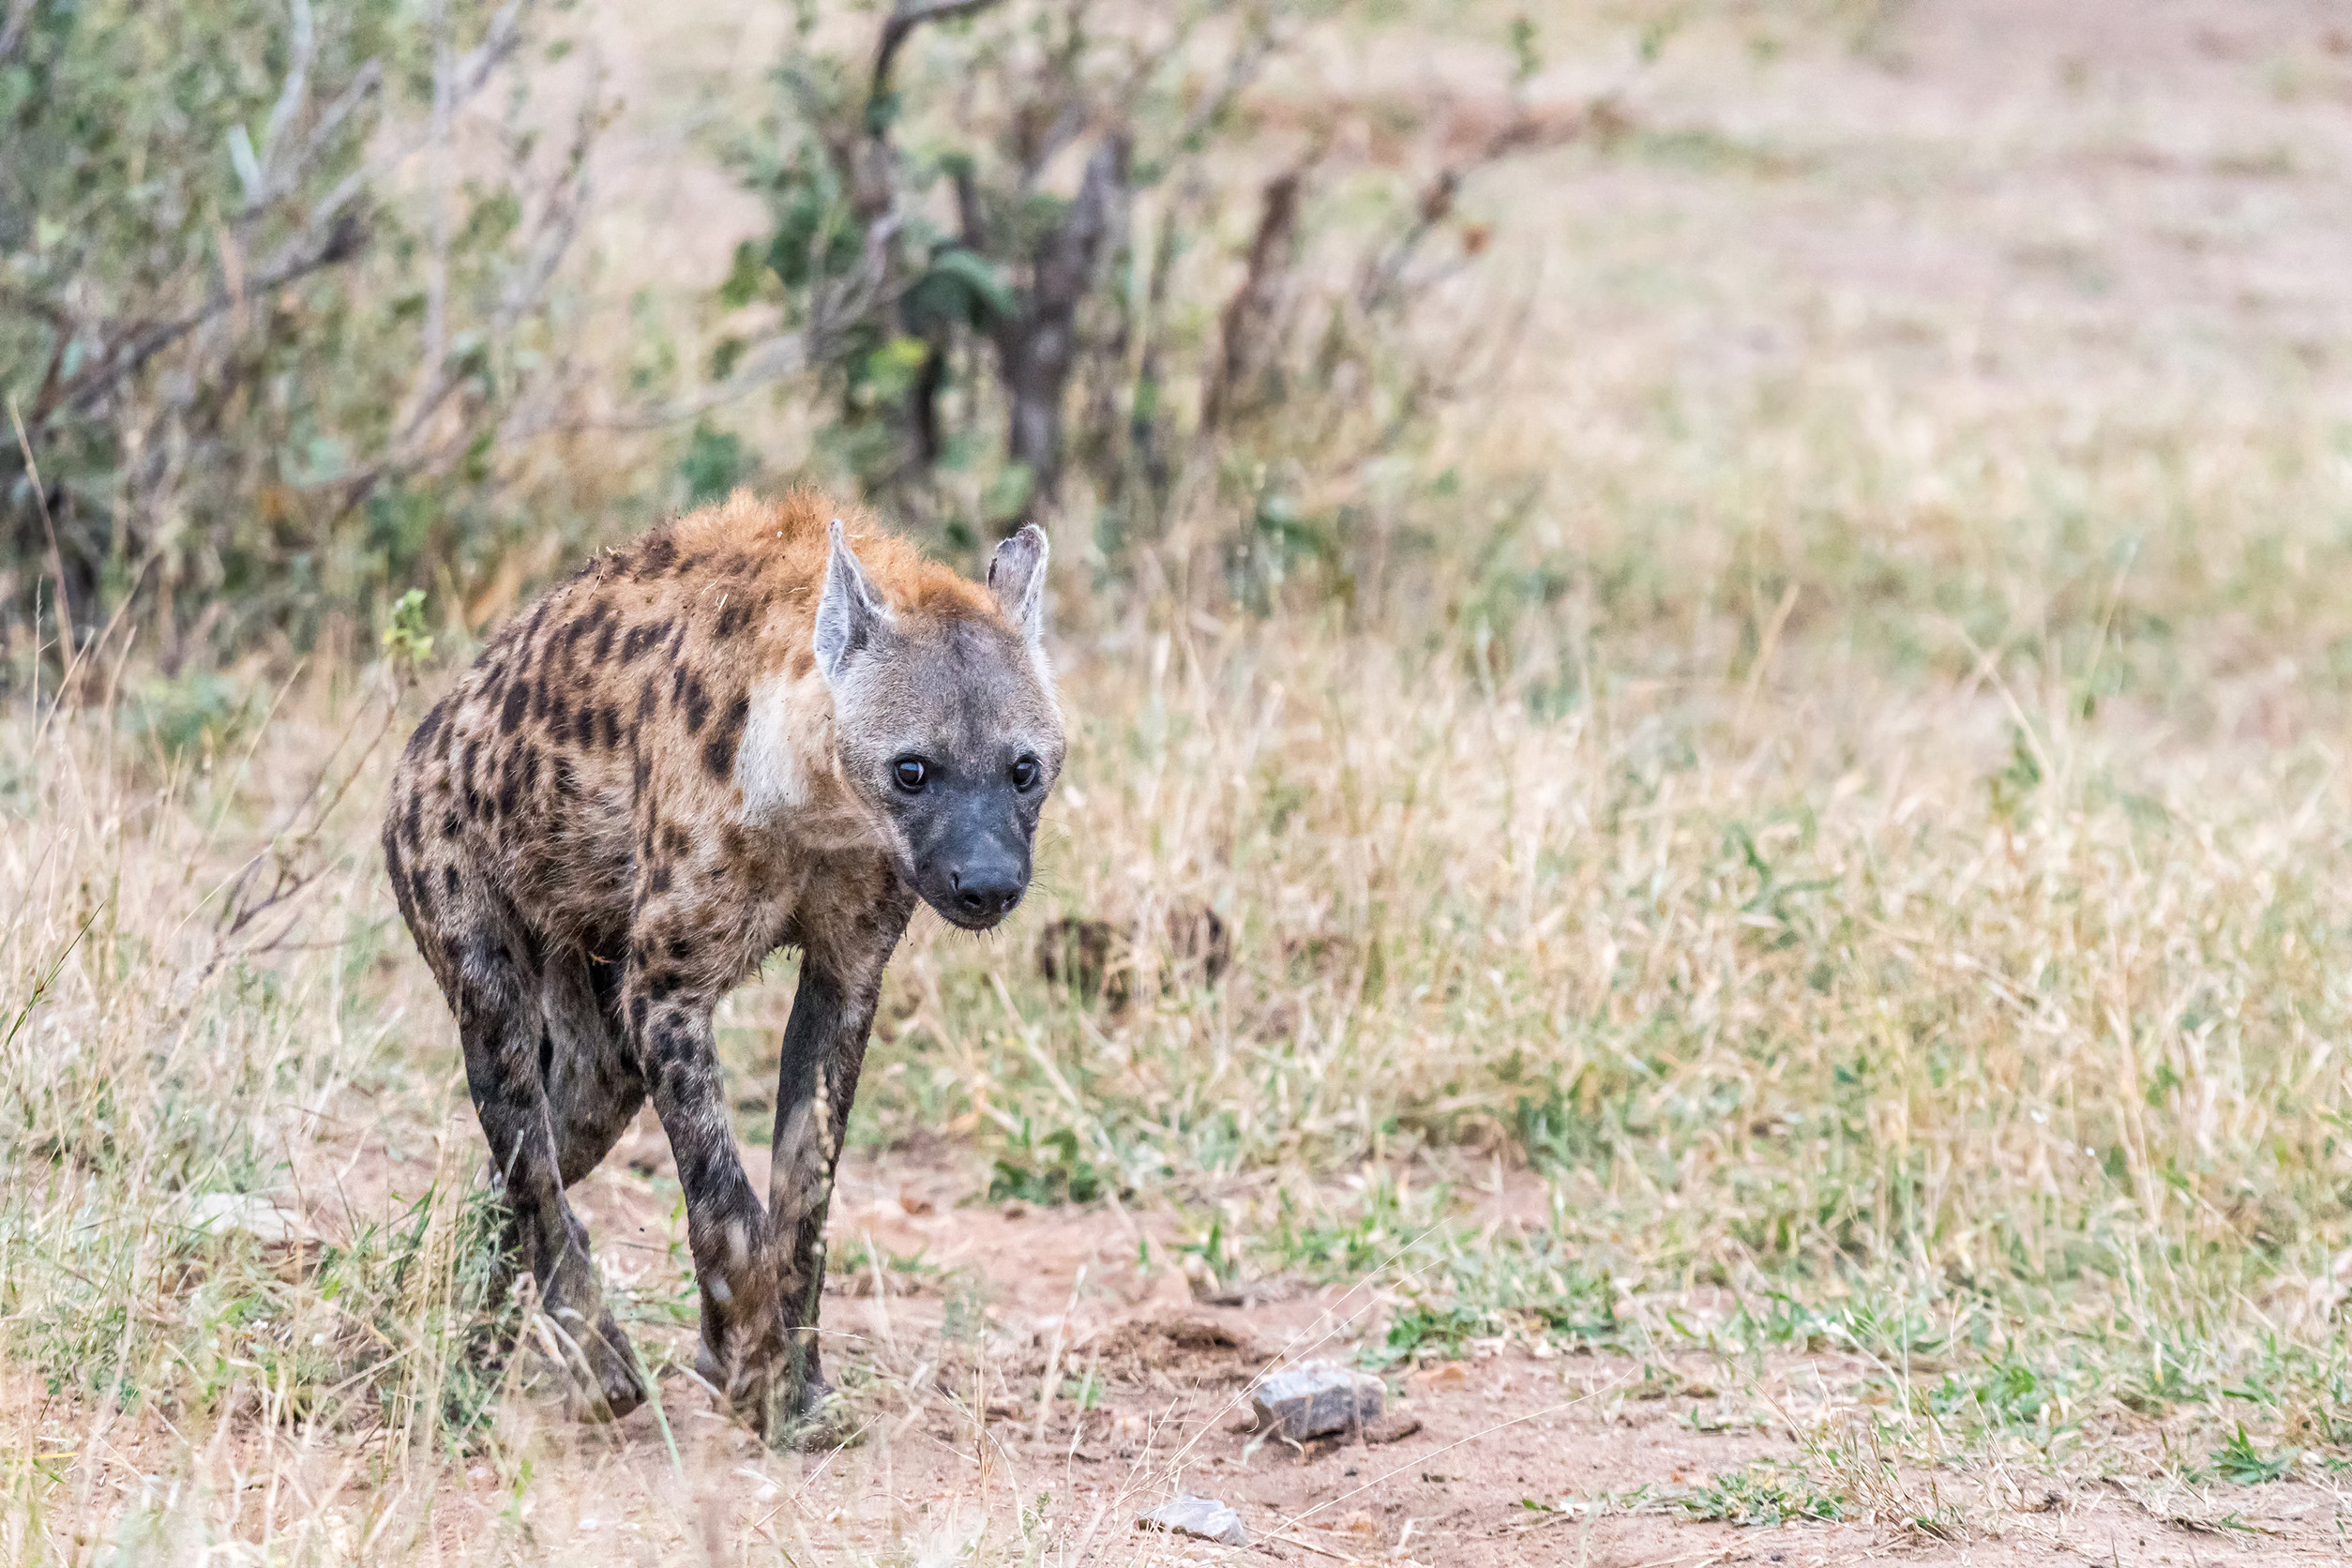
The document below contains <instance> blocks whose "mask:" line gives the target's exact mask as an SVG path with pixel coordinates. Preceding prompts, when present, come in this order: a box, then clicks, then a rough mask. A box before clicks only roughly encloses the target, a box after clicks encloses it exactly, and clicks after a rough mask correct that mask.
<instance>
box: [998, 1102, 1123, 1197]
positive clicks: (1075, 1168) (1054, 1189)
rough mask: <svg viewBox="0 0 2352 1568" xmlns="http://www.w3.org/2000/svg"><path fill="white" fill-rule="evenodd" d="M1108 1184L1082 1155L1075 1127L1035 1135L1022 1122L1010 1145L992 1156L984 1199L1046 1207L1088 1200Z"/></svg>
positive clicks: (1100, 1194)
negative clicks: (1011, 1200)
mask: <svg viewBox="0 0 2352 1568" xmlns="http://www.w3.org/2000/svg"><path fill="white" fill-rule="evenodd" d="M1108 1185H1109V1184H1108V1183H1106V1182H1105V1180H1104V1176H1103V1172H1102V1170H1101V1169H1100V1168H1097V1167H1096V1166H1095V1165H1094V1163H1093V1161H1092V1160H1090V1159H1088V1158H1087V1157H1086V1155H1085V1153H1084V1151H1083V1149H1082V1147H1081V1146H1080V1144H1079V1142H1078V1133H1077V1130H1076V1129H1074V1128H1070V1127H1056V1128H1055V1129H1054V1130H1053V1131H1051V1132H1049V1133H1047V1134H1046V1135H1045V1136H1044V1137H1042V1138H1035V1137H1033V1136H1031V1133H1030V1130H1029V1123H1027V1122H1025V1121H1024V1122H1023V1123H1021V1128H1020V1132H1019V1134H1018V1136H1017V1137H1016V1138H1015V1139H1014V1140H1013V1143H1012V1146H1011V1147H1009V1148H1007V1149H1006V1150H1005V1151H1004V1152H1003V1153H1001V1154H999V1155H997V1157H996V1168H995V1171H994V1172H993V1173H992V1174H991V1175H990V1176H989V1178H988V1201H990V1202H991V1203H1000V1202H1003V1201H1005V1200H1007V1199H1018V1200H1020V1201H1022V1202H1025V1203H1038V1204H1044V1205H1048V1206H1051V1205H1054V1204H1060V1203H1092V1202H1093V1201H1094V1200H1095V1199H1098V1198H1100V1197H1102V1196H1103V1193H1104V1192H1105V1190H1106V1189H1107V1187H1108Z"/></svg>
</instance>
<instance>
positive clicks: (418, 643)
mask: <svg viewBox="0 0 2352 1568" xmlns="http://www.w3.org/2000/svg"><path fill="white" fill-rule="evenodd" d="M432 656H433V638H432V633H431V632H430V631H427V630H426V629H425V590H423V589H422V588H411V589H410V590H409V591H408V592H407V593H405V594H402V595H401V596H400V599H399V601H398V602H397V603H395V604H394V605H393V606H392V615H391V619H390V621H389V623H388V624H387V625H386V626H384V657H385V658H386V659H389V660H390V661H391V663H392V667H393V669H395V670H397V671H401V672H402V673H404V674H414V673H415V671H417V670H418V669H419V668H421V667H422V666H423V664H424V662H425V661H426V660H427V659H429V658H430V657H432Z"/></svg>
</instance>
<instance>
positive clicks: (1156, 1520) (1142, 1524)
mask: <svg viewBox="0 0 2352 1568" xmlns="http://www.w3.org/2000/svg"><path fill="white" fill-rule="evenodd" d="M1135 1528H1136V1529H1138V1530H1167V1531H1168V1533H1169V1534H1171V1535H1189V1536H1192V1537H1193V1538H1194V1539H1196V1540H1200V1541H1214V1542H1217V1543H1218V1544H1220V1545H1227V1546H1246V1545H1249V1531H1247V1530H1244V1529H1243V1528H1242V1516H1241V1515H1239V1514H1236V1513H1234V1512H1233V1510H1231V1509H1230V1508H1228V1507H1227V1506H1225V1504H1223V1503H1221V1502H1219V1501H1217V1500H1216V1499H1214V1498H1178V1499H1177V1500H1175V1501H1174V1502H1163V1503H1161V1504H1160V1505H1159V1506H1158V1507H1157V1508H1154V1509H1153V1510H1152V1511H1151V1512H1150V1513H1149V1514H1146V1515H1143V1516H1142V1517H1141V1518H1139V1519H1138V1520H1136V1522H1135Z"/></svg>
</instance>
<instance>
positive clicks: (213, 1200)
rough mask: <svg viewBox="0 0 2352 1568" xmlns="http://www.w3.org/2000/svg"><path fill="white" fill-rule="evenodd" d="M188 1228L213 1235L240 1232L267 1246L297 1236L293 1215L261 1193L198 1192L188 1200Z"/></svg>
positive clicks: (278, 1243)
mask: <svg viewBox="0 0 2352 1568" xmlns="http://www.w3.org/2000/svg"><path fill="white" fill-rule="evenodd" d="M188 1229H191V1230H201V1231H203V1232H204V1233H205V1234H206V1235H212V1236H221V1235H227V1234H229V1233H230V1232H232V1231H239V1232H242V1233H243V1234H245V1235H248V1236H250V1237H252V1238H253V1239H254V1240H255V1241H257V1242H260V1243H262V1244H264V1245H282V1244H285V1243H287V1242H290V1241H292V1240H294V1216H293V1215H292V1214H287V1213H286V1211H285V1210H283V1209H280V1208H279V1207H278V1205H277V1204H275V1203H272V1202H271V1201H270V1200H269V1199H266V1198H264V1197H262V1196H260V1195H259V1194H258V1193H242V1192H206V1193H199V1194H197V1195H196V1196H195V1197H194V1198H191V1199H188Z"/></svg>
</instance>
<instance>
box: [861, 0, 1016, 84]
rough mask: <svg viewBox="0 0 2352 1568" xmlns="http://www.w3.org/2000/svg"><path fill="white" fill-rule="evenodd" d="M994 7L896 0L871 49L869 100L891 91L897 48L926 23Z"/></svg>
mask: <svg viewBox="0 0 2352 1568" xmlns="http://www.w3.org/2000/svg"><path fill="white" fill-rule="evenodd" d="M995 4H997V0H898V5H897V8H895V9H893V10H892V11H891V13H890V20H889V21H887V22H885V23H882V40H881V42H880V43H878V44H877V45H876V46H875V49H874V75H873V78H872V84H871V85H870V86H869V87H868V88H867V92H868V94H869V96H870V97H871V98H881V97H882V95H883V94H885V93H887V92H889V91H890V68H891V66H892V65H893V64H894V63H895V62H896V61H897V57H898V49H899V46H900V45H902V44H904V43H905V42H906V41H907V39H908V38H910V37H912V35H913V33H914V30H915V29H916V28H918V27H920V26H922V25H923V24H924V23H927V22H950V21H953V20H955V19H956V18H957V17H965V16H973V15H976V14H978V13H979V12H981V11H985V10H987V9H988V8H989V7H990V6H993V5H995Z"/></svg>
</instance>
